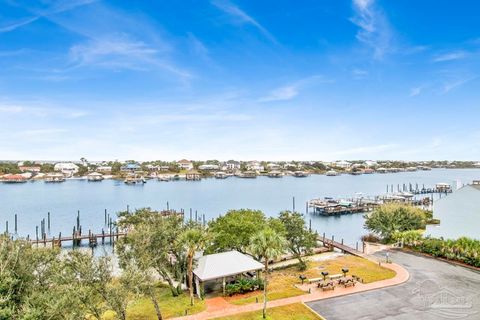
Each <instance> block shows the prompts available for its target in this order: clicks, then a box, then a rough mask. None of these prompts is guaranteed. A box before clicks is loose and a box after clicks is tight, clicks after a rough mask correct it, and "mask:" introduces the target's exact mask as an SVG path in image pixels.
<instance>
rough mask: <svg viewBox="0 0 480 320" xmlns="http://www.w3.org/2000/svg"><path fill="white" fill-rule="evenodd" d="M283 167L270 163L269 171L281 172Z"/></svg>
mask: <svg viewBox="0 0 480 320" xmlns="http://www.w3.org/2000/svg"><path fill="white" fill-rule="evenodd" d="M281 168H282V166H280V165H279V164H278V163H275V162H270V163H268V164H267V169H268V170H280V169H281Z"/></svg>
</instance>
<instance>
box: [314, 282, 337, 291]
mask: <svg viewBox="0 0 480 320" xmlns="http://www.w3.org/2000/svg"><path fill="white" fill-rule="evenodd" d="M317 287H318V288H320V289H322V290H323V291H326V290H335V283H334V282H333V281H331V280H327V281H321V282H319V283H318V284H317Z"/></svg>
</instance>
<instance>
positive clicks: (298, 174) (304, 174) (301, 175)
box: [293, 171, 308, 178]
mask: <svg viewBox="0 0 480 320" xmlns="http://www.w3.org/2000/svg"><path fill="white" fill-rule="evenodd" d="M293 176H294V177H297V178H305V177H308V173H307V172H305V171H295V172H294V173H293Z"/></svg>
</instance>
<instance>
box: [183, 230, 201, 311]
mask: <svg viewBox="0 0 480 320" xmlns="http://www.w3.org/2000/svg"><path fill="white" fill-rule="evenodd" d="M178 242H179V243H181V245H182V246H183V247H184V248H185V251H186V253H187V254H186V255H187V270H188V289H189V292H190V305H192V306H193V303H194V296H193V267H194V265H193V263H194V258H195V253H196V252H197V251H200V250H203V249H204V248H205V245H206V243H207V233H206V232H205V230H204V229H203V228H202V227H201V226H193V227H191V228H188V229H187V230H185V231H184V232H183V233H182V234H181V236H180V237H179V239H178Z"/></svg>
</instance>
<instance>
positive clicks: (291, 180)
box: [0, 169, 480, 245]
mask: <svg viewBox="0 0 480 320" xmlns="http://www.w3.org/2000/svg"><path fill="white" fill-rule="evenodd" d="M479 178H480V170H478V169H435V170H432V171H417V172H404V173H395V174H372V175H362V176H351V175H342V176H337V177H327V176H323V175H312V176H310V177H307V178H295V177H283V178H280V179H273V178H268V177H258V178H257V179H239V178H235V177H231V178H228V179H225V180H217V179H204V180H202V181H196V182H191V181H176V182H158V181H156V180H149V181H148V183H146V184H145V185H137V186H131V185H125V184H124V183H123V182H121V181H114V180H104V181H102V182H88V181H85V180H68V181H66V182H64V183H58V184H55V183H44V182H41V181H37V182H28V183H24V184H0V223H2V224H4V223H5V221H6V220H8V221H9V226H10V227H9V229H10V231H11V232H12V231H13V229H14V214H15V213H17V214H18V234H19V235H20V236H26V235H27V234H30V236H32V235H33V236H34V235H35V226H37V225H38V226H39V225H40V221H41V219H42V218H46V216H47V212H50V213H51V233H52V234H53V235H57V234H58V232H62V233H63V234H69V233H71V232H72V228H73V226H74V224H75V221H76V214H77V210H80V215H81V224H82V227H83V230H84V231H86V230H88V229H92V230H94V231H100V230H101V228H102V227H104V210H105V209H107V210H108V212H109V213H110V214H111V215H113V216H114V215H115V213H116V212H118V211H120V210H125V209H126V207H127V205H129V206H130V208H131V209H134V208H140V207H146V206H149V207H151V208H154V209H163V208H166V205H167V201H168V202H169V205H170V208H174V209H180V208H183V209H185V211H186V213H187V216H188V210H189V209H190V208H192V209H193V210H194V211H195V210H198V214H199V217H200V216H201V215H203V214H205V217H206V219H207V220H209V219H211V218H215V217H218V216H219V215H220V214H223V213H225V212H226V211H227V210H229V209H238V208H252V209H259V210H262V211H264V212H265V213H266V214H267V215H268V216H276V215H277V214H278V213H279V212H280V211H281V210H285V209H289V210H291V209H292V198H293V197H295V202H296V209H297V210H298V211H300V212H305V203H306V201H308V200H310V199H312V198H318V197H327V196H328V197H335V198H343V197H348V198H350V197H353V196H354V195H355V194H356V193H362V194H363V195H365V196H375V195H380V194H383V193H385V192H386V186H387V184H388V185H391V184H393V185H394V186H395V189H396V186H397V184H400V185H402V184H403V183H406V184H408V183H412V184H415V183H418V184H419V185H420V187H421V185H422V184H425V186H426V187H427V186H428V187H432V186H433V185H434V184H436V183H438V182H447V183H451V184H453V181H455V180H460V181H461V182H462V183H470V182H471V181H472V180H474V179H479ZM464 214H465V215H468V213H464ZM306 218H307V221H308V220H309V219H311V221H312V228H314V229H316V230H318V231H319V232H320V233H323V232H325V233H326V235H327V236H330V235H332V234H333V235H335V238H336V239H341V238H344V240H345V243H348V244H351V245H354V244H355V242H356V241H357V240H358V239H359V237H360V236H361V235H363V234H365V233H366V231H365V230H364V229H363V217H362V215H361V214H354V215H344V216H338V217H321V216H315V215H313V214H307V215H306ZM456 221H459V222H457V223H456V224H452V225H448V224H445V223H442V228H441V230H442V234H441V235H443V236H445V237H448V236H449V233H450V231H452V230H455V232H452V234H458V232H457V231H458V230H459V229H462V228H465V230H479V229H480V219H478V218H475V219H473V218H472V217H467V216H466V217H465V219H457V220H456ZM462 221H464V222H462ZM462 223H464V224H465V225H461V224H462ZM472 224H473V225H472ZM4 228H5V227H3V226H2V227H1V229H0V230H2V231H3V229H4ZM429 230H432V229H431V228H430V229H429ZM439 230H440V229H439ZM449 230H450V231H449ZM434 231H435V230H434ZM433 233H435V232H433ZM436 235H439V234H436Z"/></svg>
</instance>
